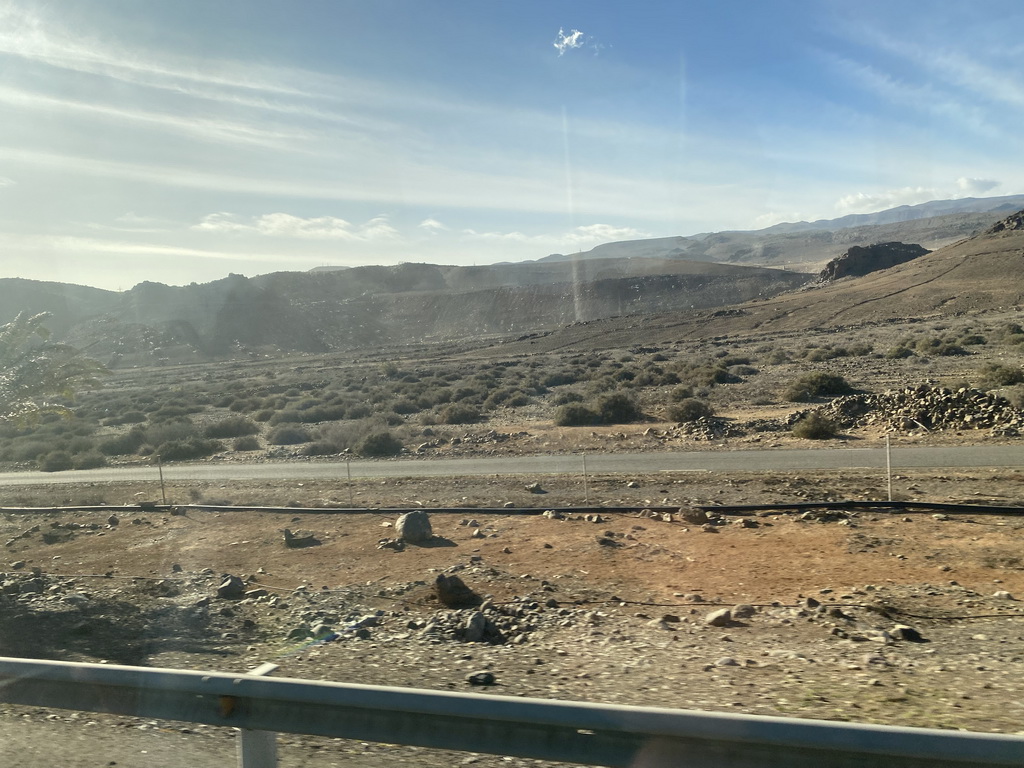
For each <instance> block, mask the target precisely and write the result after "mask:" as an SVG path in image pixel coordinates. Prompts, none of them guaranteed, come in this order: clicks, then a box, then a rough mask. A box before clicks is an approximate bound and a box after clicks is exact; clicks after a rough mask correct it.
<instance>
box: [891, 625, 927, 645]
mask: <svg viewBox="0 0 1024 768" xmlns="http://www.w3.org/2000/svg"><path fill="white" fill-rule="evenodd" d="M889 635H891V636H892V639H893V640H903V641H905V642H908V643H927V642H928V641H927V640H925V639H924V637H922V636H921V633H920V632H918V631H917V630H916V629H914V628H913V627H911V626H908V625H906V624H897V625H896V626H895V627H893V628H892V629H890V630H889Z"/></svg>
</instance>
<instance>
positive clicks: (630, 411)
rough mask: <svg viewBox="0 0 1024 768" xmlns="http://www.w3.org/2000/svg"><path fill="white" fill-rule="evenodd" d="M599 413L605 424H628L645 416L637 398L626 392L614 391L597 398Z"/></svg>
mask: <svg viewBox="0 0 1024 768" xmlns="http://www.w3.org/2000/svg"><path fill="white" fill-rule="evenodd" d="M596 405H597V413H598V415H599V416H600V418H601V421H602V422H603V423H605V424H628V423H630V422H633V421H638V420H639V419H641V418H642V417H643V414H642V413H641V412H640V406H639V405H637V402H636V400H634V399H633V398H632V397H630V396H629V395H627V394H626V393H625V392H613V393H612V394H609V395H604V396H602V397H599V398H598V399H597V403H596Z"/></svg>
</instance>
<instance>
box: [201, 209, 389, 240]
mask: <svg viewBox="0 0 1024 768" xmlns="http://www.w3.org/2000/svg"><path fill="white" fill-rule="evenodd" d="M192 229H193V230H197V231H200V232H220V233H232V234H255V235H262V236H266V237H280V238H297V239H300V240H349V241H369V240H380V239H394V238H396V237H398V230H397V229H395V228H394V227H393V226H391V224H390V222H389V221H388V219H387V217H385V216H378V217H375V218H373V219H370V220H369V221H367V222H366V223H364V224H360V225H354V224H352V223H351V222H348V221H346V220H345V219H339V218H337V217H334V216H317V217H314V218H302V217H300V216H293V215H291V214H288V213H267V214H264V215H262V216H256V217H252V218H243V217H240V216H236V215H234V214H231V213H211V214H209V215H208V216H204V217H203V220H202V221H201V222H200V223H199V224H196V225H194V226H193V227H192Z"/></svg>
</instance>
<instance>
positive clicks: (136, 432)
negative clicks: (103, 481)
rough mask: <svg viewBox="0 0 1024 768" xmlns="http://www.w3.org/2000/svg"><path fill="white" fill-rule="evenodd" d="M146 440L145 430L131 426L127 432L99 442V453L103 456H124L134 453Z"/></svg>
mask: <svg viewBox="0 0 1024 768" xmlns="http://www.w3.org/2000/svg"><path fill="white" fill-rule="evenodd" d="M145 442H146V432H145V430H143V429H141V428H140V427H132V429H131V430H129V431H128V432H127V433H125V434H123V435H118V436H117V437H111V438H108V439H107V440H104V441H102V442H101V443H100V444H99V450H100V453H102V454H104V455H105V456H124V455H127V454H130V453H135V452H136V451H137V450H139V448H140V447H141V446H142V444H143V443H145Z"/></svg>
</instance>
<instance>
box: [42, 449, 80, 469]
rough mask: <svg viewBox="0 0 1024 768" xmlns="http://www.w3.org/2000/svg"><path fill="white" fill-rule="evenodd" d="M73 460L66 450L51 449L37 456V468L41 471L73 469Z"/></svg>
mask: <svg viewBox="0 0 1024 768" xmlns="http://www.w3.org/2000/svg"><path fill="white" fill-rule="evenodd" d="M74 466H75V462H74V460H73V459H72V458H71V454H70V453H68V452H67V451H51V452H50V453H48V454H46V455H45V456H41V457H40V458H39V469H41V470H42V471H43V472H63V471H64V470H67V469H74Z"/></svg>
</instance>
